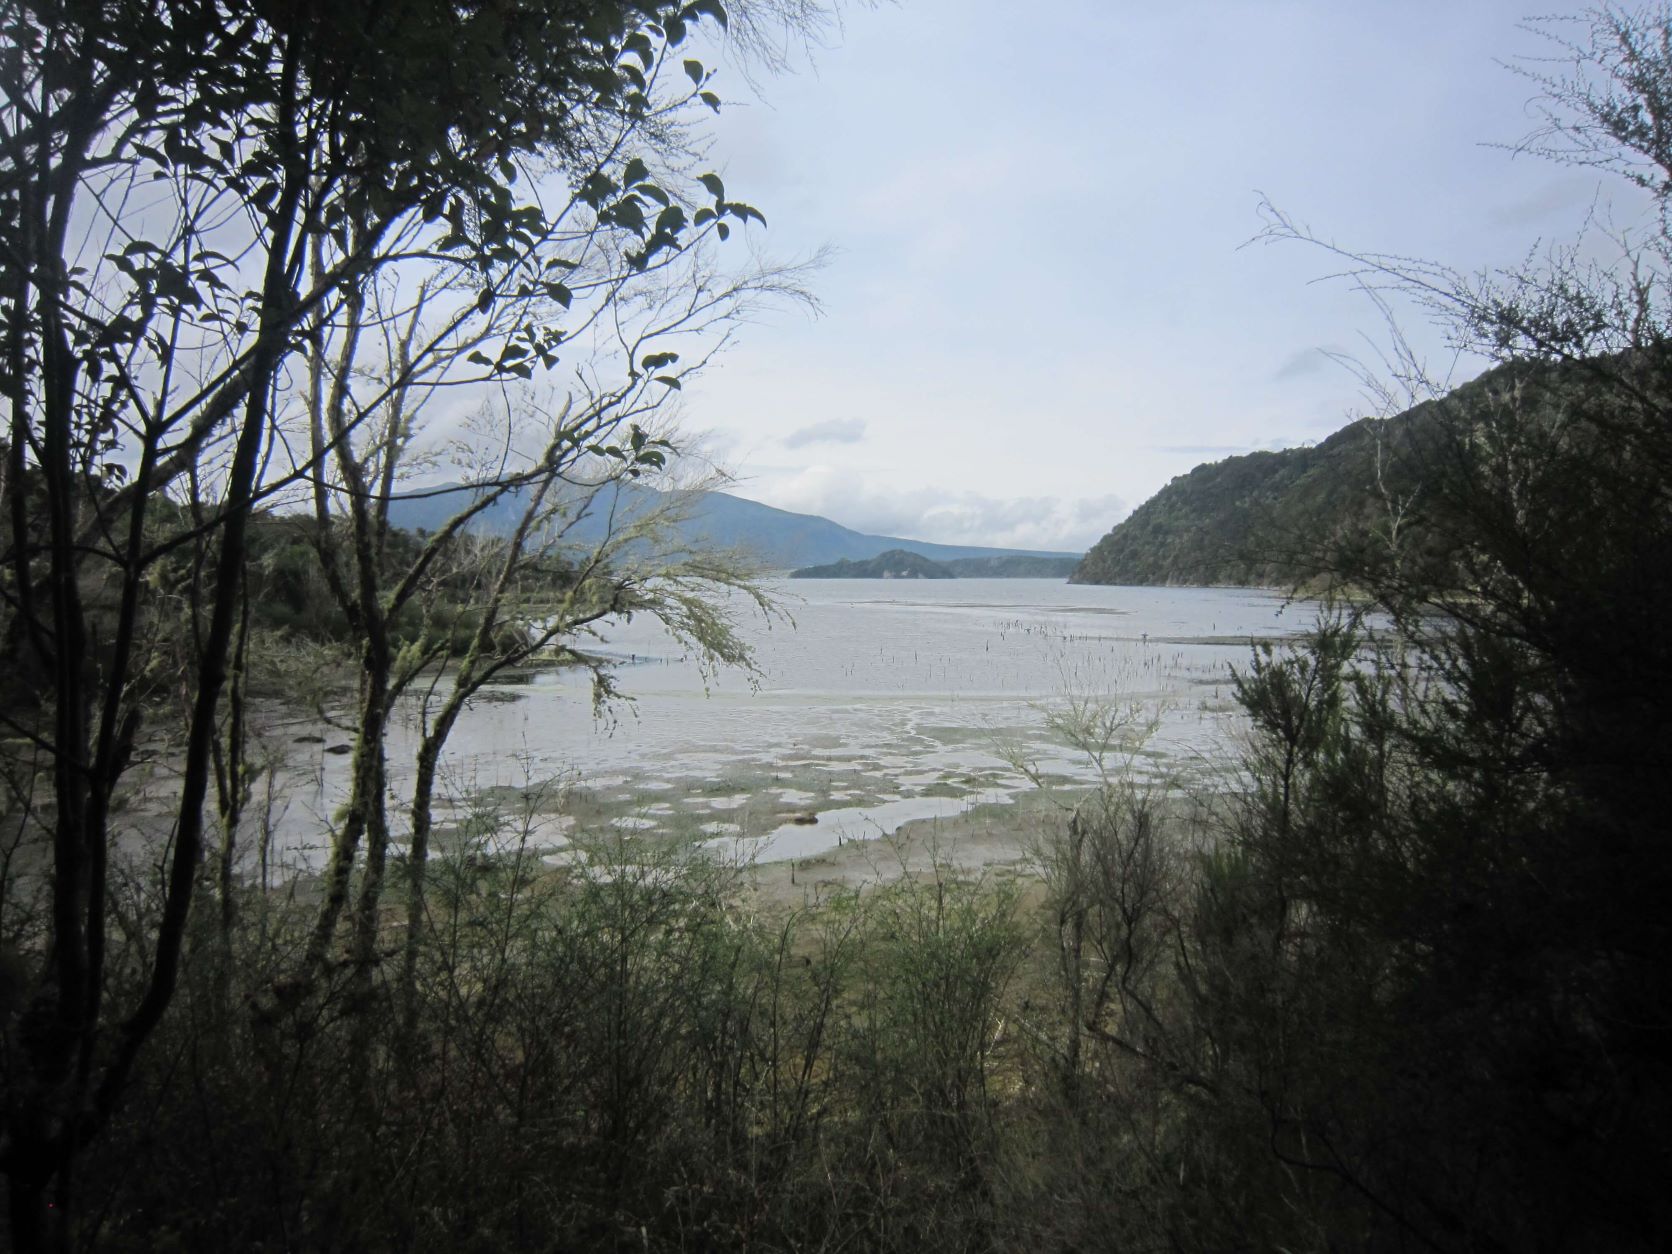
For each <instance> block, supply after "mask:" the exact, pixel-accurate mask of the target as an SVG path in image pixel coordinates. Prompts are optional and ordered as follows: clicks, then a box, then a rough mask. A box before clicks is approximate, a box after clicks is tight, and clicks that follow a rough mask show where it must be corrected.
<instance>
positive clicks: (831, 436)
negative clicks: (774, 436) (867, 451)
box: [783, 418, 865, 448]
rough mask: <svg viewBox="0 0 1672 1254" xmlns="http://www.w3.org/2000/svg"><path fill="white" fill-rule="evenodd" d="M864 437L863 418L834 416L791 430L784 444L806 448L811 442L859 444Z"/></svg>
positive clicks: (787, 446) (790, 446)
mask: <svg viewBox="0 0 1672 1254" xmlns="http://www.w3.org/2000/svg"><path fill="white" fill-rule="evenodd" d="M864 438H865V420H864V419H863V418H832V419H830V420H829V421H827V422H815V423H811V424H809V425H808V426H805V427H801V428H799V429H798V430H795V431H792V432H790V433H789V434H788V435H786V436H785V437H784V439H783V445H784V447H785V448H805V447H806V446H807V445H809V444H857V443H859V441H861V440H863V439H864Z"/></svg>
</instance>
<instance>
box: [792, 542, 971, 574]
mask: <svg viewBox="0 0 1672 1254" xmlns="http://www.w3.org/2000/svg"><path fill="white" fill-rule="evenodd" d="M957 577H958V576H957V575H955V574H953V572H952V571H951V570H950V569H949V568H948V567H947V566H945V565H943V564H942V563H940V562H934V561H930V560H929V559H928V558H926V557H924V556H923V555H922V554H921V553H908V552H906V550H905V549H889V550H888V551H887V552H886V553H879V554H877V555H876V556H875V557H871V558H867V559H865V560H864V561H862V562H855V561H849V560H848V559H847V558H845V557H844V558H843V559H842V560H841V561H839V562H832V563H830V564H829V565H828V566H804V567H802V568H801V569H800V570H795V571H791V572H790V578H791V579H956V578H957Z"/></svg>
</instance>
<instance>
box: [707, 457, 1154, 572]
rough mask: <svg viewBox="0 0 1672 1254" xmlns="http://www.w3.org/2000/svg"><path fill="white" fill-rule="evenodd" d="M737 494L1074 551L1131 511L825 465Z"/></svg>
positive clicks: (1108, 501)
mask: <svg viewBox="0 0 1672 1254" xmlns="http://www.w3.org/2000/svg"><path fill="white" fill-rule="evenodd" d="M739 494H740V495H743V496H749V497H753V498H755V499H757V500H762V501H765V502H766V503H767V504H769V505H776V506H778V507H779V508H780V509H788V510H794V511H795V512H797V513H802V514H818V515H821V516H822V517H825V518H829V519H832V520H833V521H835V522H839V523H841V524H842V525H843V526H845V527H852V528H853V529H854V530H855V531H864V532H867V533H870V534H873V535H886V536H898V537H900V538H901V539H907V540H929V541H933V542H934V543H937V544H969V545H982V546H987V547H992V548H1006V549H1053V550H1059V551H1063V552H1075V553H1078V552H1082V551H1084V550H1086V549H1089V548H1090V547H1091V546H1092V545H1093V544H1095V543H1097V541H1098V540H1099V539H1101V538H1102V537H1103V535H1104V534H1105V533H1106V532H1107V531H1108V530H1109V528H1110V527H1113V526H1114V525H1115V524H1116V523H1117V522H1119V521H1120V520H1121V519H1122V518H1124V517H1126V515H1127V513H1129V512H1130V510H1129V507H1128V506H1127V504H1126V502H1125V501H1124V500H1123V499H1122V498H1121V497H1119V496H1115V495H1113V494H1111V495H1107V496H1096V497H1047V496H1019V497H995V496H986V495H983V494H981V493H977V492H956V491H951V490H948V489H945V488H936V487H925V488H918V489H914V490H912V491H910V492H893V491H890V490H888V489H887V488H883V487H879V486H874V485H873V484H872V483H871V482H869V481H868V480H867V478H866V477H865V476H863V475H861V474H859V473H858V472H855V471H851V470H841V469H836V468H834V467H828V466H815V467H811V468H809V469H807V470H804V471H800V472H798V473H795V474H792V475H788V476H785V477H783V478H777V479H774V480H771V481H766V482H761V481H757V482H755V483H752V484H749V485H747V486H745V487H743V488H741V489H740V492H739Z"/></svg>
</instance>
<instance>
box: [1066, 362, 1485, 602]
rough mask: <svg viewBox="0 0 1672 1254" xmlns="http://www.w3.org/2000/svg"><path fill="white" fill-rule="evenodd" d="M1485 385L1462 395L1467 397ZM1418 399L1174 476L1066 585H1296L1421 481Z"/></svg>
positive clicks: (1374, 526) (1392, 521)
mask: <svg viewBox="0 0 1672 1254" xmlns="http://www.w3.org/2000/svg"><path fill="white" fill-rule="evenodd" d="M1490 386H1491V381H1490V379H1482V380H1477V381H1476V382H1475V383H1473V384H1469V385H1465V387H1464V388H1463V389H1460V390H1459V394H1458V397H1457V399H1458V400H1459V402H1462V403H1468V402H1470V400H1471V398H1473V397H1476V396H1479V395H1481V394H1483V393H1484V391H1485V390H1486V389H1487V388H1489V387H1490ZM1430 412H1431V405H1429V404H1424V405H1421V406H1418V407H1416V408H1414V409H1411V410H1407V411H1406V412H1405V413H1402V414H1399V415H1397V416H1396V417H1393V418H1389V419H1374V418H1365V419H1360V420H1359V421H1357V422H1354V423H1351V424H1349V425H1348V426H1346V427H1343V428H1342V429H1341V430H1339V431H1337V432H1336V433H1335V434H1334V435H1332V436H1330V437H1329V438H1328V439H1327V440H1325V441H1323V442H1322V443H1321V444H1316V445H1312V446H1308V447H1302V448H1290V449H1283V450H1281V451H1277V452H1257V453H1245V454H1243V455H1241V456H1239V457H1227V458H1225V459H1223V460H1222V461H1217V462H1207V463H1205V464H1203V465H1201V466H1197V467H1196V468H1195V469H1194V470H1192V471H1191V472H1190V473H1189V474H1186V475H1180V476H1179V477H1178V478H1176V479H1174V480H1173V481H1172V482H1171V483H1169V484H1168V485H1167V486H1166V487H1164V488H1162V489H1161V491H1159V492H1157V493H1156V494H1155V495H1154V496H1152V497H1151V498H1150V499H1149V500H1147V501H1145V502H1144V503H1143V504H1142V505H1140V506H1139V507H1138V508H1137V509H1136V510H1134V511H1133V512H1132V514H1131V515H1130V516H1128V517H1127V518H1126V519H1125V520H1123V521H1122V522H1120V523H1119V524H1118V525H1116V526H1115V527H1114V528H1113V529H1112V530H1111V531H1110V532H1109V534H1108V535H1106V536H1104V537H1103V539H1101V540H1099V541H1098V542H1097V544H1096V545H1095V546H1093V548H1092V550H1091V552H1089V553H1087V554H1086V556H1085V559H1084V560H1083V561H1082V562H1081V563H1080V565H1079V566H1078V567H1077V568H1076V569H1075V571H1074V574H1073V575H1072V576H1071V578H1070V582H1071V583H1096V584H1143V585H1165V584H1192V585H1196V584H1203V585H1212V584H1241V585H1248V586H1255V587H1292V586H1294V585H1296V584H1304V583H1307V582H1309V581H1311V580H1313V579H1315V578H1316V577H1318V576H1319V575H1320V574H1321V573H1322V572H1321V569H1320V563H1321V562H1322V561H1323V559H1322V558H1321V556H1320V554H1322V553H1323V552H1324V551H1325V550H1326V549H1328V548H1330V547H1331V546H1333V545H1335V544H1338V543H1339V542H1340V541H1341V540H1343V539H1345V538H1347V537H1350V536H1358V537H1361V538H1373V537H1375V536H1377V535H1383V536H1385V535H1386V533H1387V531H1388V529H1389V528H1390V527H1391V526H1394V525H1396V524H1397V525H1400V526H1406V525H1409V524H1410V522H1411V520H1410V519H1409V518H1404V519H1401V518H1399V511H1400V509H1401V507H1402V506H1404V505H1405V504H1406V503H1407V498H1408V497H1409V495H1410V493H1411V491H1412V490H1413V488H1414V487H1415V486H1416V485H1417V481H1418V478H1419V476H1418V475H1417V474H1416V471H1415V466H1414V463H1413V452H1414V448H1415V446H1417V445H1421V444H1423V443H1424V437H1423V436H1422V434H1421V432H1422V428H1423V423H1424V420H1425V418H1426V417H1428V416H1430Z"/></svg>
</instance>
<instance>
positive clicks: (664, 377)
mask: <svg viewBox="0 0 1672 1254" xmlns="http://www.w3.org/2000/svg"><path fill="white" fill-rule="evenodd" d="M656 382H658V383H660V384H662V385H663V386H664V387H670V388H672V389H673V390H674V391H675V392H678V391H681V390H683V387H684V385H683V384H681V383H680V381H679V380H678V379H676V378H674V377H673V376H672V375H671V374H659V375H657V376H656ZM642 460H644V461H649V460H650V459H649V458H648V457H647V458H644V459H642Z"/></svg>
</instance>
